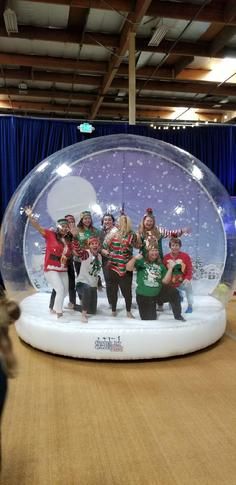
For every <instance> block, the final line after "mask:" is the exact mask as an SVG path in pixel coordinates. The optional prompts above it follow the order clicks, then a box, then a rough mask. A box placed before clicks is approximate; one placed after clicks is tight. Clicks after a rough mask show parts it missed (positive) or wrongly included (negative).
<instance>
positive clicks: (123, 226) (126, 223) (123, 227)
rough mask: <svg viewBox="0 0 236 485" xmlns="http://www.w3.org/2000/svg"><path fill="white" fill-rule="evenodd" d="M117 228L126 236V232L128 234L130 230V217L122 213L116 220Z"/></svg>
mask: <svg viewBox="0 0 236 485" xmlns="http://www.w3.org/2000/svg"><path fill="white" fill-rule="evenodd" d="M117 228H118V232H119V234H120V235H121V236H122V237H124V236H127V234H129V232H130V231H131V230H132V222H131V219H130V218H129V217H128V216H125V215H124V214H122V215H121V216H120V217H119V219H118V221H117Z"/></svg>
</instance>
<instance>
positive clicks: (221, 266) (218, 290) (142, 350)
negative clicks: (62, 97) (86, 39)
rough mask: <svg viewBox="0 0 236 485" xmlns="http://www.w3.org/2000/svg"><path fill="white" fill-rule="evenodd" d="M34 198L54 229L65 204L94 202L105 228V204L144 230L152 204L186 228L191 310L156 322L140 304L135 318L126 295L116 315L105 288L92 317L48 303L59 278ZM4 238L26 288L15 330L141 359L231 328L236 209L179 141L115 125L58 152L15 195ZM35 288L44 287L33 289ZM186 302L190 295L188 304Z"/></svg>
mask: <svg viewBox="0 0 236 485" xmlns="http://www.w3.org/2000/svg"><path fill="white" fill-rule="evenodd" d="M27 205H30V206H31V207H32V210H33V214H34V216H35V217H36V219H37V220H38V222H39V223H40V225H41V226H42V227H44V228H54V229H55V228H56V221H57V220H58V219H59V218H63V217H64V216H65V215H66V214H73V215H74V217H75V219H76V221H78V220H79V217H80V214H81V212H82V211H84V210H89V211H90V212H91V215H92V219H93V224H94V226H95V227H97V228H99V229H100V228H101V217H102V215H103V214H104V213H106V212H110V213H112V214H113V215H114V217H115V218H116V219H117V218H118V217H119V215H120V210H121V208H124V211H125V213H126V214H127V215H128V216H129V217H130V218H131V220H132V226H133V230H134V231H137V228H138V226H139V224H140V221H141V220H142V218H143V216H144V214H145V212H146V209H147V208H148V207H150V208H152V209H153V213H154V215H155V219H156V224H157V225H158V226H159V227H164V228H166V229H168V230H176V229H181V228H188V229H189V234H186V235H183V236H182V237H181V241H182V248H181V250H182V251H184V252H186V253H188V254H189V255H190V257H191V259H192V263H193V279H192V286H193V293H194V311H193V313H192V314H191V315H188V316H187V317H186V322H176V321H175V320H174V319H173V314H172V313H171V311H169V309H168V308H167V309H166V310H165V311H164V312H163V314H161V315H160V316H159V319H158V320H156V321H149V322H148V321H142V320H140V317H139V314H138V311H137V309H134V315H135V319H133V320H132V321H127V319H126V318H125V312H124V313H123V309H125V308H124V301H123V299H122V298H121V299H120V300H119V305H120V311H119V313H118V316H117V318H116V319H115V318H111V312H110V311H109V305H108V302H107V300H106V294H105V290H103V292H102V294H101V296H100V297H99V301H98V310H97V315H94V316H92V317H91V318H90V319H89V321H88V324H87V325H81V323H80V321H79V315H78V314H77V313H76V312H73V311H68V310H67V311H65V312H64V316H63V321H62V320H61V321H60V322H56V321H54V320H53V317H52V316H50V315H49V313H48V302H49V298H50V291H51V288H49V286H48V283H47V281H46V279H45V277H44V273H43V262H44V254H45V240H44V238H43V237H42V236H41V235H40V234H39V233H38V232H37V231H36V230H35V229H34V228H33V227H32V225H30V224H29V221H28V220H27V218H26V216H25V214H24V210H23V209H24V207H25V206H27ZM1 238H2V257H1V271H2V274H3V278H4V281H5V283H6V287H7V289H9V290H11V291H14V292H15V291H20V292H21V295H23V296H24V293H25V296H26V298H25V299H24V300H23V302H22V309H23V316H22V318H21V320H20V322H18V324H17V331H18V333H19V335H20V337H21V338H22V339H23V340H25V341H26V342H28V343H29V344H31V345H32V346H35V347H37V348H42V350H45V351H49V352H54V353H58V354H62V355H71V356H73V357H88V358H97V359H129V358H130V359H134V358H140V359H141V358H142V359H143V358H155V357H165V356H170V355H178V354H184V353H188V352H192V351H195V350H198V349H200V348H204V347H206V346H208V345H210V344H212V343H214V342H215V341H216V340H218V339H219V338H220V337H221V336H222V335H223V333H224V331H225V325H226V316H225V308H224V306H225V303H226V302H227V301H228V299H229V298H230V296H231V294H232V291H233V286H234V281H235V274H236V258H235V256H236V254H235V253H236V239H235V211H234V208H233V206H232V204H231V201H230V197H229V195H228V194H227V192H226V190H225V189H224V188H223V186H222V185H221V183H220V182H219V180H218V179H217V178H216V177H215V175H214V174H213V173H212V172H211V171H210V170H209V169H208V168H207V167H206V166H205V165H204V164H203V163H201V162H200V161H199V160H198V159H196V158H195V157H193V156H192V155H191V154H189V153H187V152H186V151H184V150H181V149H179V148H177V147H175V146H173V145H170V144H167V143H165V142H162V141H159V140H155V139H152V138H146V137H141V136H135V135H109V136H105V137H99V138H94V139H92V140H87V141H84V142H80V143H77V144H75V145H72V146H70V147H68V148H65V149H63V150H61V151H59V152H57V153H55V154H53V155H51V156H50V157H48V158H47V159H45V160H44V161H42V162H41V163H40V164H39V165H38V166H37V167H35V169H33V170H32V171H31V172H30V173H29V175H28V176H27V177H26V178H25V179H24V180H23V182H22V183H21V185H20V186H19V188H18V189H17V191H16V193H15V194H14V196H13V197H12V199H11V201H10V203H9V206H8V208H7V211H6V213H5V217H4V221H3V226H2V235H1ZM163 252H164V254H165V253H167V252H169V239H168V238H166V239H164V240H163ZM136 253H137V250H134V254H136ZM133 280H134V281H133V304H134V307H135V277H134V278H133ZM32 288H33V289H34V290H36V293H35V292H34V294H32V295H30V296H27V295H29V293H32ZM185 306H186V302H185V301H183V303H182V307H183V311H184V309H185ZM47 322H48V323H47ZM48 328H49V333H48ZM65 329H66V332H67V334H68V335H67V338H66V339H65V338H64V337H65ZM54 333H55V334H54ZM52 340H54V341H56V343H55V342H54V343H53V342H52ZM63 340H64V342H63ZM65 341H66V342H65Z"/></svg>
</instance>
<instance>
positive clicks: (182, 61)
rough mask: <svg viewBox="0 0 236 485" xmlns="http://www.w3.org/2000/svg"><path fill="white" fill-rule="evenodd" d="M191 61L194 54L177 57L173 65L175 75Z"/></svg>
mask: <svg viewBox="0 0 236 485" xmlns="http://www.w3.org/2000/svg"><path fill="white" fill-rule="evenodd" d="M193 61H194V56H185V57H182V58H181V59H179V61H178V62H176V63H175V66H174V73H175V77H176V76H178V74H180V73H181V72H182V71H183V70H184V69H185V68H186V67H187V66H188V65H189V64H191V62H193ZM157 72H158V71H157Z"/></svg>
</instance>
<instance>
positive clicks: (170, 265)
mask: <svg viewBox="0 0 236 485" xmlns="http://www.w3.org/2000/svg"><path fill="white" fill-rule="evenodd" d="M175 264H176V263H175V261H173V260H170V261H169V263H168V270H167V273H166V274H165V276H164V278H163V280H162V283H164V284H166V285H167V284H168V283H170V281H171V276H172V271H173V268H174V267H175Z"/></svg>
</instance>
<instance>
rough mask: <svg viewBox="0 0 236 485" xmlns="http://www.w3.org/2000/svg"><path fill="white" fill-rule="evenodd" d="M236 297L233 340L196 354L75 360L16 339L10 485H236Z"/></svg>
mask: <svg viewBox="0 0 236 485" xmlns="http://www.w3.org/2000/svg"><path fill="white" fill-rule="evenodd" d="M235 310H236V299H234V300H232V301H231V302H230V304H229V306H228V325H227V334H226V335H225V336H224V337H223V338H222V339H221V341H219V342H218V343H217V344H216V345H214V346H212V347H211V348H208V349H206V350H204V351H201V352H197V353H195V354H191V355H189V356H184V357H179V358H171V359H163V360H154V361H143V362H100V361H98V362H97V361H83V360H73V359H68V358H63V357H57V356H53V355H49V354H45V353H43V352H40V351H37V350H35V349H33V348H31V347H29V346H27V345H26V344H24V343H22V342H21V341H19V339H18V337H17V336H16V333H15V330H14V329H12V339H13V343H14V348H15V352H16V354H17V357H18V361H19V374H18V377H17V378H16V379H14V380H11V381H10V382H9V395H8V400H7V403H6V408H5V412H4V417H3V423H2V449H3V457H2V458H3V463H2V475H1V483H2V484H3V485H193V484H194V485H235V483H236V340H235V339H236V313H235Z"/></svg>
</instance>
